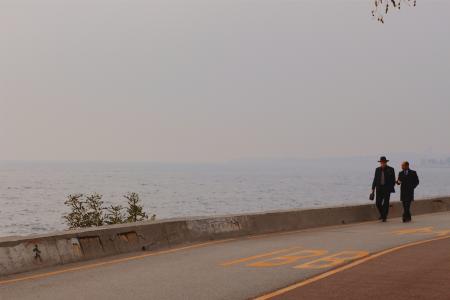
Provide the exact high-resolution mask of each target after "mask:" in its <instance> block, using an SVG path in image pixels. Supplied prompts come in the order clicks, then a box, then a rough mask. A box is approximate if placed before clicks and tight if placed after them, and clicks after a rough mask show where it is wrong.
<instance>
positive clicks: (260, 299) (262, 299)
mask: <svg viewBox="0 0 450 300" xmlns="http://www.w3.org/2000/svg"><path fill="white" fill-rule="evenodd" d="M448 238H450V236H444V237H439V238H433V239H429V240H424V241H418V242H413V243H409V244H405V245H401V246H398V247H394V248H391V249H387V250H384V251H381V252H378V253H375V254H372V255H370V256H366V257H364V258H362V259H359V260H357V261H354V262H352V263H349V264H347V265H345V266H342V267H339V268H337V269H334V270H331V271H328V272H325V273H322V274H320V275H317V276H315V277H312V278H309V279H307V280H304V281H301V282H298V283H296V284H293V285H291V286H288V287H285V288H283V289H280V290H278V291H275V292H272V293H269V294H266V295H263V296H260V297H257V298H255V299H254V300H267V299H271V298H274V297H277V296H280V295H283V294H285V293H287V292H290V291H292V290H295V289H298V288H300V287H302V286H305V285H308V284H311V283H313V282H316V281H319V280H321V279H324V278H327V277H330V276H332V275H334V274H337V273H340V272H342V271H345V270H348V269H351V268H353V267H356V266H358V265H361V264H363V263H365V262H368V261H371V260H373V259H375V258H378V257H380V256H383V255H386V254H389V253H392V252H395V251H398V250H401V249H404V248H408V247H412V246H417V245H421V244H425V243H429V242H434V241H439V240H444V239H448Z"/></svg>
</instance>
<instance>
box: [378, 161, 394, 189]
mask: <svg viewBox="0 0 450 300" xmlns="http://www.w3.org/2000/svg"><path fill="white" fill-rule="evenodd" d="M381 172H382V169H381V167H378V168H377V169H376V170H375V176H374V178H373V183H372V189H375V188H377V189H379V188H380V187H382V186H381ZM395 182H396V180H395V170H394V168H392V167H389V166H386V168H384V187H385V188H386V190H387V191H388V192H390V193H395Z"/></svg>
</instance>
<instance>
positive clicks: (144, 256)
mask: <svg viewBox="0 0 450 300" xmlns="http://www.w3.org/2000/svg"><path fill="white" fill-rule="evenodd" d="M234 240H235V239H226V240H220V241H213V242H207V243H201V244H196V245H191V246H185V247H180V248H174V249H169V250H163V251H158V252H151V253H146V254H141V255H136V256H130V257H125V258H118V259H113V260H109V261H104V262H99V263H93V264H87V265H83V266H79V267H72V268H67V269H62V270H57V271H53V272H46V273H40V274H35V275H30V276H23V277H18V278H13V279H6V280H1V281H0V285H5V284H11V283H16V282H20V281H26V280H34V279H40V278H46V277H51V276H55V275H59V274H64V273H69V272H75V271H81V270H88V269H94V268H98V267H102V266H108V265H114V264H118V263H123V262H127V261H132V260H137V259H142V258H146V257H150V256H156V255H161V254H169V253H173V252H178V251H181V250H187V249H195V248H200V247H204V246H210V245H214V244H220V243H225V242H230V241H234Z"/></svg>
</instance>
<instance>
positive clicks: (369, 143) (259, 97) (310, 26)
mask: <svg viewBox="0 0 450 300" xmlns="http://www.w3.org/2000/svg"><path fill="white" fill-rule="evenodd" d="M370 8H371V0H358V1H345V0H329V1H312V0H311V1H305V0H289V1H288V0H270V1H269V0H252V1H250V0H204V1H198V0H195V1H194V0H177V1H176V0H148V1H136V0H126V1H125V0H123V1H118V0H39V1H34V0H0V160H9V159H18V160H21V159H24V160H41V159H42V160H61V159H63V160H146V161H186V162H193V161H222V160H229V159H236V158H260V157H322V156H346V155H366V154H377V153H390V152H405V151H409V152H422V151H426V150H429V149H433V150H434V151H436V152H445V153H450V138H449V133H448V132H449V128H450V16H449V14H450V1H446V0H442V1H437V0H434V1H433V0H418V6H417V7H416V8H405V9H404V10H402V11H401V12H398V13H397V12H394V13H392V14H391V15H390V16H389V17H388V18H387V19H386V24H385V25H381V24H378V23H377V22H375V21H374V20H372V19H371V17H370Z"/></svg>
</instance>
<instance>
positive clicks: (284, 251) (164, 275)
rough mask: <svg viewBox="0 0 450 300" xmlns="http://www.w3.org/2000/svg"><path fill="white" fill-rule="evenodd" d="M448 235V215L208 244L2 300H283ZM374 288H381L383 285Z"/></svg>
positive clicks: (138, 256) (40, 275) (3, 286)
mask: <svg viewBox="0 0 450 300" xmlns="http://www.w3.org/2000/svg"><path fill="white" fill-rule="evenodd" d="M449 235H450V213H449V212H447V213H437V214H430V215H422V216H417V217H414V220H413V222H411V223H402V222H401V220H400V219H390V220H388V222H387V223H381V222H367V223H360V224H352V225H341V226H334V227H324V228H317V229H311V230H303V231H296V232H285V233H277V234H268V235H260V236H250V237H245V238H237V239H228V240H222V241H212V242H208V243H203V244H194V245H185V246H181V247H178V248H173V249H167V250H162V251H156V252H139V253H133V254H128V255H123V256H118V257H110V258H106V259H101V260H95V261H89V262H84V263H78V264H70V265H65V266H60V267H57V268H51V269H46V270H40V271H38V272H32V273H27V274H20V275H16V276H11V277H3V278H0V299H1V300H6V299H128V300H131V299H195V300H201V299H208V300H211V299H253V298H258V297H259V299H272V298H273V299H282V298H279V297H288V295H289V293H291V292H295V290H297V291H299V289H303V288H305V289H306V288H309V286H311V287H312V286H313V285H315V284H318V283H319V282H321V281H323V282H325V281H326V280H330V278H339V277H340V276H343V275H344V274H346V272H350V269H351V270H352V271H353V269H354V270H357V268H359V267H362V266H363V265H365V264H367V265H369V264H370V263H374V262H376V261H377V260H379V259H382V258H383V257H388V256H390V255H392V254H393V253H395V252H396V251H398V252H401V251H406V249H408V248H413V247H416V246H418V245H419V244H418V243H423V242H424V241H428V240H436V241H440V240H445V239H447V237H448V236H449ZM447 240H448V239H447ZM433 243H434V242H430V245H433ZM415 244H417V245H416V246H413V245H415ZM423 245H425V244H423ZM445 245H448V243H447V244H445ZM424 249H426V250H424V252H423V253H422V255H424V256H427V255H429V256H432V255H433V253H434V250H433V247H432V246H430V247H427V248H424ZM386 250H387V252H386ZM385 252H386V253H385ZM355 263H356V264H357V265H355V266H354V268H353V266H352V264H355ZM397 264H399V265H401V264H402V261H401V260H399V261H398V262H397V260H393V261H392V263H390V264H387V265H384V269H385V270H386V272H387V273H389V272H391V271H392V270H395V269H397V268H398V266H397ZM346 267H348V268H349V269H347V270H345V269H344V270H341V269H342V268H346ZM373 269H377V268H375V267H374V268H373ZM405 272H406V271H405ZM448 272H450V270H447V274H448ZM356 274H357V273H356ZM318 276H319V277H318ZM320 276H323V278H320ZM361 276H362V275H361ZM408 276H410V275H408ZM411 276H412V275H411ZM413 277H414V276H412V277H408V278H413ZM395 278H397V277H395ZM357 284H358V282H357V281H356V282H354V286H355V285H357ZM299 285H302V286H301V287H299ZM374 285H375V286H377V288H379V289H383V284H382V283H380V284H379V285H378V283H377V282H374ZM339 286H341V287H342V286H344V285H343V284H342V283H340V284H337V283H336V284H335V287H339ZM347 288H348V289H349V288H350V287H347ZM430 288H431V287H430ZM363 298H364V297H363ZM363 298H359V299H363ZM287 299H289V298H287ZM308 299H313V298H308ZM317 299H320V298H317ZM339 299H343V298H342V297H341V298H339ZM344 299H347V298H345V297H344ZM348 299H350V298H348Z"/></svg>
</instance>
